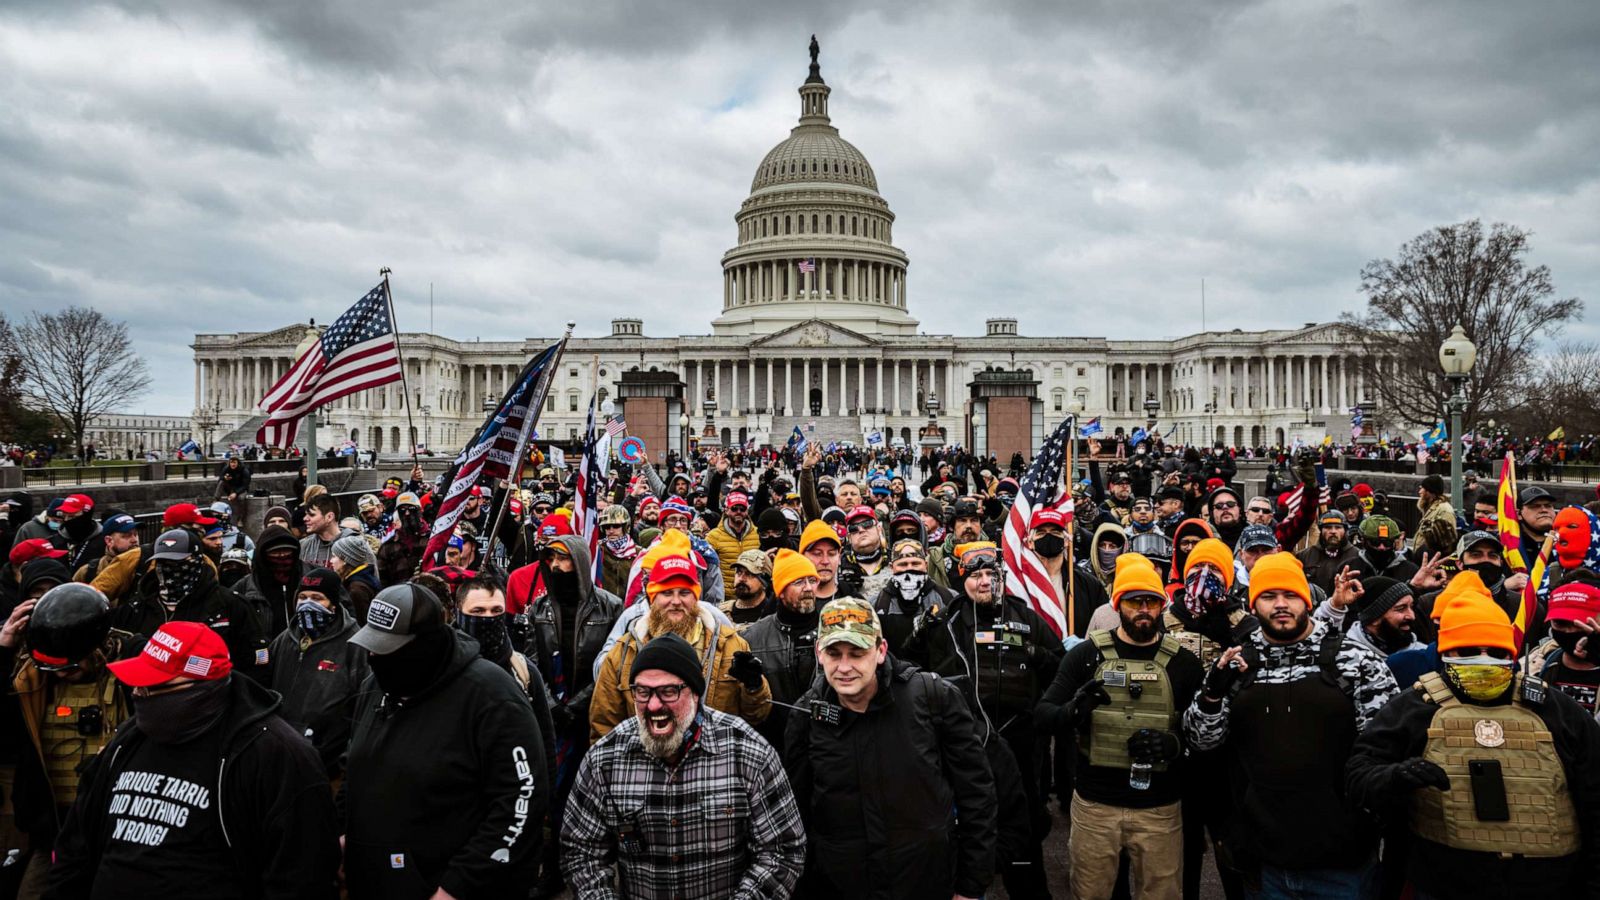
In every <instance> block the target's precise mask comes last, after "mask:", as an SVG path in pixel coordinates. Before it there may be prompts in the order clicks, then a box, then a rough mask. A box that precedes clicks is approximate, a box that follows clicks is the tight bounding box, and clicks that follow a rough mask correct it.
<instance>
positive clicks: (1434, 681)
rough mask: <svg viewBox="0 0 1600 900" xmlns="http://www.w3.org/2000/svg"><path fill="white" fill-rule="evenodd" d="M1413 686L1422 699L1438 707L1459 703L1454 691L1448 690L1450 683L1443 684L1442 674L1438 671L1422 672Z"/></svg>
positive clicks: (1457, 704) (1447, 707)
mask: <svg viewBox="0 0 1600 900" xmlns="http://www.w3.org/2000/svg"><path fill="white" fill-rule="evenodd" d="M1415 687H1416V690H1417V691H1418V692H1419V693H1421V694H1422V696H1423V698H1424V699H1426V700H1427V701H1428V702H1429V703H1432V704H1433V705H1435V706H1437V707H1439V708H1440V709H1449V708H1450V707H1452V706H1460V705H1461V701H1460V700H1457V699H1456V695H1455V692H1454V691H1452V690H1450V685H1448V684H1445V682H1444V678H1443V676H1441V675H1440V674H1439V673H1438V672H1424V673H1422V675H1421V676H1420V677H1418V678H1417V683H1416V685H1415Z"/></svg>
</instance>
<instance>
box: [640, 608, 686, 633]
mask: <svg viewBox="0 0 1600 900" xmlns="http://www.w3.org/2000/svg"><path fill="white" fill-rule="evenodd" d="M649 616H650V619H649V621H648V622H647V623H646V624H647V625H648V626H649V628H650V636H651V637H657V636H659V635H663V634H666V633H667V632H669V631H670V632H672V633H673V634H675V635H677V636H678V637H681V638H685V639H687V638H688V637H689V633H690V632H692V631H694V626H695V617H694V616H693V615H692V614H691V615H687V616H684V617H683V618H682V619H677V620H673V619H670V618H668V617H667V611H666V607H662V606H651V607H650V613H649Z"/></svg>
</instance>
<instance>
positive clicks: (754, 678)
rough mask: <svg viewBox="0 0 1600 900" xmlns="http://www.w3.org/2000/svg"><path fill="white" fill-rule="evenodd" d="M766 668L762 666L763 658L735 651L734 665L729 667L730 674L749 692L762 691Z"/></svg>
mask: <svg viewBox="0 0 1600 900" xmlns="http://www.w3.org/2000/svg"><path fill="white" fill-rule="evenodd" d="M766 671H767V670H766V668H765V667H764V666H762V665H761V657H759V656H756V655H755V654H754V653H751V652H750V651H748V650H735V651H734V652H733V664H732V665H730V666H728V674H729V675H731V676H732V677H733V679H734V680H735V681H737V682H739V683H740V684H742V685H744V689H745V690H747V691H752V692H754V691H759V690H761V676H762V675H764V674H765V673H766Z"/></svg>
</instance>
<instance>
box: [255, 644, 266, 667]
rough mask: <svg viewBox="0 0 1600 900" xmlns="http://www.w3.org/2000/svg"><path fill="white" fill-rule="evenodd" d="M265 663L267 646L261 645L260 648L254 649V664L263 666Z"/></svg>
mask: <svg viewBox="0 0 1600 900" xmlns="http://www.w3.org/2000/svg"><path fill="white" fill-rule="evenodd" d="M266 664H267V648H266V647H262V648H261V649H260V650H257V651H256V665H258V666H264V665H266Z"/></svg>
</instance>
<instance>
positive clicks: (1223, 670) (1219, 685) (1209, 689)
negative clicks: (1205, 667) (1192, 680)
mask: <svg viewBox="0 0 1600 900" xmlns="http://www.w3.org/2000/svg"><path fill="white" fill-rule="evenodd" d="M1238 680H1239V670H1238V669H1236V668H1234V667H1233V665H1232V664H1229V665H1226V666H1223V665H1215V666H1212V667H1211V670H1210V671H1208V672H1206V680H1205V684H1203V685H1202V686H1201V687H1200V695H1201V696H1202V697H1211V698H1213V699H1215V700H1222V699H1224V698H1226V697H1227V696H1228V692H1229V691H1230V690H1232V689H1233V684H1234V682H1236V681H1238Z"/></svg>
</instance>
